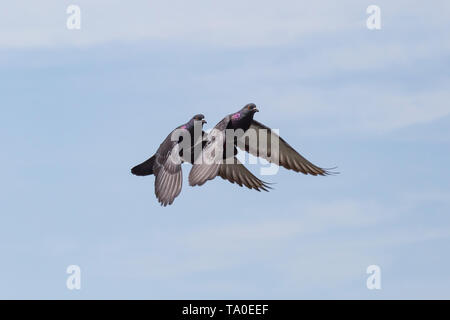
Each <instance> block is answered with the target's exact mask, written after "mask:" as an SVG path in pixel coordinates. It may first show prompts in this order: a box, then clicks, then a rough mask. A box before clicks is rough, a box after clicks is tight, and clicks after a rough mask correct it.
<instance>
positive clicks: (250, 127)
mask: <svg viewBox="0 0 450 320" xmlns="http://www.w3.org/2000/svg"><path fill="white" fill-rule="evenodd" d="M258 111H259V110H258V109H257V108H256V105H255V104H254V103H249V104H247V105H245V106H244V107H243V108H242V109H241V110H239V111H238V112H236V113H233V114H230V115H228V116H226V117H225V118H223V119H222V121H220V122H219V123H218V124H217V125H216V126H215V127H214V129H213V130H212V131H211V132H210V134H209V135H208V137H207V142H206V143H205V146H204V149H203V158H204V159H205V161H203V162H202V163H196V164H194V165H193V167H192V169H191V171H190V173H189V184H190V185H191V186H196V185H199V186H200V185H203V184H204V183H205V182H206V181H208V180H211V179H214V178H215V177H216V176H218V175H219V176H221V177H222V178H224V179H228V180H230V181H233V180H234V181H237V182H238V183H239V182H242V183H244V184H245V185H246V186H247V187H249V188H251V187H253V188H255V189H257V187H260V188H261V189H263V190H264V187H267V185H266V184H265V183H263V182H261V180H259V179H257V178H256V177H255V179H257V180H253V181H252V180H251V178H250V179H249V177H248V174H247V175H245V174H244V173H243V169H242V167H244V166H243V165H242V164H240V163H239V164H237V166H238V167H239V169H237V168H238V167H233V165H232V164H228V165H225V164H223V161H220V160H221V159H230V158H231V157H234V155H235V154H236V152H237V150H236V147H238V148H240V149H241V150H244V151H247V152H249V153H250V154H252V155H254V156H256V157H262V158H264V159H266V160H267V161H269V162H271V163H276V164H277V165H280V166H282V167H284V168H286V169H289V170H294V171H296V172H301V173H303V174H311V175H314V176H316V175H321V176H325V175H330V174H333V173H334V172H331V171H328V169H323V168H320V167H317V166H315V165H314V164H312V163H311V162H309V161H308V160H306V159H305V158H304V157H302V156H301V155H300V154H299V153H298V152H297V151H295V150H294V148H292V147H291V146H290V145H289V144H288V143H287V142H286V141H284V140H283V139H282V138H281V137H280V136H278V135H277V134H276V133H275V132H273V131H272V130H271V129H270V128H268V127H266V126H265V125H263V124H262V123H260V122H258V121H256V120H254V119H253V116H254V115H255V113H256V112H258ZM261 131H264V132H261ZM229 132H231V133H232V135H231V136H230V135H229ZM237 132H240V134H239V133H237ZM233 133H234V134H233ZM252 137H254V139H253V140H252V139H251V138H252ZM252 141H253V142H252ZM276 144H278V146H276ZM230 145H232V146H233V147H234V152H233V153H234V154H231V153H230V154H228V153H229V152H227V151H228V150H231V149H232V148H231V147H230ZM272 145H273V147H272ZM236 160H237V159H236ZM244 168H245V167H244ZM233 169H234V170H233ZM250 175H251V173H250ZM252 176H253V175H252ZM246 180H249V181H247V183H245V181H246ZM254 184H256V187H255V185H254Z"/></svg>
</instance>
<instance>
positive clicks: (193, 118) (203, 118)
mask: <svg viewBox="0 0 450 320" xmlns="http://www.w3.org/2000/svg"><path fill="white" fill-rule="evenodd" d="M191 120H192V121H201V122H202V124H205V123H206V120H205V116H204V115H202V114H196V115H195V116H193V117H192V119H191Z"/></svg>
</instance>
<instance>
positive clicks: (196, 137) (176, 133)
mask: <svg viewBox="0 0 450 320" xmlns="http://www.w3.org/2000/svg"><path fill="white" fill-rule="evenodd" d="M205 123H206V120H205V117H204V115H202V114H197V115H195V116H194V117H192V119H191V120H189V122H187V123H185V124H183V125H181V126H178V127H177V128H175V129H174V130H173V131H172V132H171V133H170V134H169V135H168V136H167V138H166V139H165V140H164V141H163V142H162V143H161V145H160V146H159V148H158V150H157V151H156V153H155V154H154V155H153V156H152V157H151V158H149V159H148V160H146V161H144V162H143V163H141V164H139V165H137V166H135V167H133V168H132V169H131V173H132V174H134V175H137V176H148V175H151V174H154V175H155V177H156V178H155V195H156V198H157V199H158V202H160V203H161V205H162V206H167V205H170V204H172V203H173V201H174V200H175V198H176V197H177V196H178V195H179V194H180V192H181V187H182V183H183V173H182V170H181V163H182V162H189V163H193V162H194V154H195V152H193V150H194V149H195V145H196V144H197V143H202V141H203V134H204V132H203V130H202V128H203V125H204V124H205ZM184 137H188V138H189V139H190V142H189V141H188V142H186V143H189V145H188V148H186V149H187V150H184V148H183V147H182V142H183V139H184ZM189 148H190V149H189ZM188 149H189V150H188ZM200 149H201V147H200ZM185 151H188V152H185Z"/></svg>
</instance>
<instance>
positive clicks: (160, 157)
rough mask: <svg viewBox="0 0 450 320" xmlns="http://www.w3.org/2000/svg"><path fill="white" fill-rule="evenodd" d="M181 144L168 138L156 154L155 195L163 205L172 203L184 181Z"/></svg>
mask: <svg viewBox="0 0 450 320" xmlns="http://www.w3.org/2000/svg"><path fill="white" fill-rule="evenodd" d="M179 152H180V151H179V145H178V143H177V142H176V141H170V140H168V139H166V140H165V141H164V142H163V143H162V144H161V146H160V148H159V149H158V151H157V152H156V155H155V157H156V158H155V166H154V173H155V176H156V179H155V195H156V198H158V201H159V202H160V203H161V205H162V206H164V207H165V206H167V205H168V204H169V205H170V204H172V203H173V201H174V199H175V198H176V197H177V196H178V195H179V194H180V192H181V187H182V183H183V172H182V170H181V159H180V157H179Z"/></svg>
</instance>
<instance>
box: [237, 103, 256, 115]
mask: <svg viewBox="0 0 450 320" xmlns="http://www.w3.org/2000/svg"><path fill="white" fill-rule="evenodd" d="M256 112H259V110H258V108H256V105H255V104H254V103H248V104H246V105H245V106H244V107H243V108H242V109H241V110H240V111H239V114H240V116H241V117H243V118H246V117H248V116H251V117H253V115H254V114H255V113H256Z"/></svg>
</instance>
